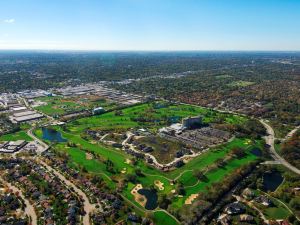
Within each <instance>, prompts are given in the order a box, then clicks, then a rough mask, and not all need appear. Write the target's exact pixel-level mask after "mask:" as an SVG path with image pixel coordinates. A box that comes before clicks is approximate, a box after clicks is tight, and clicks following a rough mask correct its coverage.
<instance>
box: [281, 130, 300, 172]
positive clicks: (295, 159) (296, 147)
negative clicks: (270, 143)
mask: <svg viewBox="0 0 300 225" xmlns="http://www.w3.org/2000/svg"><path fill="white" fill-rule="evenodd" d="M281 154H282V156H283V157H284V158H285V159H286V160H287V161H289V162H290V163H291V164H293V165H294V166H296V167H298V168H299V169H300V130H298V131H297V132H296V133H295V134H294V135H293V136H292V137H291V138H290V139H289V140H287V141H286V142H284V143H283V144H282V146H281Z"/></svg>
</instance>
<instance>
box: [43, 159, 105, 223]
mask: <svg viewBox="0 0 300 225" xmlns="http://www.w3.org/2000/svg"><path fill="white" fill-rule="evenodd" d="M39 163H40V164H41V165H43V166H44V167H46V168H47V169H48V170H49V171H51V172H53V173H54V174H55V175H56V176H57V177H58V178H59V179H60V180H62V181H63V182H64V183H65V184H66V185H67V186H69V187H70V188H73V189H74V191H75V192H76V193H77V194H78V195H79V196H81V197H82V199H83V208H84V211H85V212H86V214H85V215H84V217H83V224H84V225H90V214H91V213H92V212H93V211H94V210H95V209H96V207H95V204H92V203H90V200H89V199H88V197H87V196H86V194H85V193H84V192H83V191H82V190H81V189H79V188H78V187H77V186H76V185H74V184H73V183H72V182H71V181H69V180H68V179H67V178H66V177H65V176H64V175H62V174H61V173H60V172H58V171H57V170H55V169H54V168H52V167H51V166H49V165H48V164H46V163H45V162H43V161H42V160H39ZM99 210H101V209H100V208H99Z"/></svg>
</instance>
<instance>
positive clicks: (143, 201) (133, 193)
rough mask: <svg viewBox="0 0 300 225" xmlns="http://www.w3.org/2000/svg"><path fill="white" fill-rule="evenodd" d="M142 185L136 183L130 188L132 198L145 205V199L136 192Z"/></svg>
mask: <svg viewBox="0 0 300 225" xmlns="http://www.w3.org/2000/svg"><path fill="white" fill-rule="evenodd" d="M142 188H143V186H142V185H141V184H137V185H136V186H135V187H134V188H133V189H132V190H131V194H132V195H133V196H134V200H135V201H136V202H137V203H139V204H140V205H141V206H143V207H145V205H146V202H147V199H146V198H145V197H144V196H143V195H141V194H139V193H138V191H139V190H140V189H142Z"/></svg>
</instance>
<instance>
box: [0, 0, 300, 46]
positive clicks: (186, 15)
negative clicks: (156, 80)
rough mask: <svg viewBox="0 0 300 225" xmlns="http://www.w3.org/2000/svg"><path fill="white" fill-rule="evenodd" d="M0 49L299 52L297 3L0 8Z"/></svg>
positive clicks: (76, 0)
mask: <svg viewBox="0 0 300 225" xmlns="http://www.w3.org/2000/svg"><path fill="white" fill-rule="evenodd" d="M0 49H64V50H68V49H74V50H291V51H295V50H300V0H1V1H0Z"/></svg>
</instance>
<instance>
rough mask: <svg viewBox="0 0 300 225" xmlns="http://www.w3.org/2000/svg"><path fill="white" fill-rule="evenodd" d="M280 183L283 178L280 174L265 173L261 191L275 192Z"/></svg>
mask: <svg viewBox="0 0 300 225" xmlns="http://www.w3.org/2000/svg"><path fill="white" fill-rule="evenodd" d="M282 181H283V176H282V175H281V173H280V172H278V171H272V172H265V173H264V174H263V191H275V190H276V189H277V188H278V186H279V185H280V184H281V183H282Z"/></svg>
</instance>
